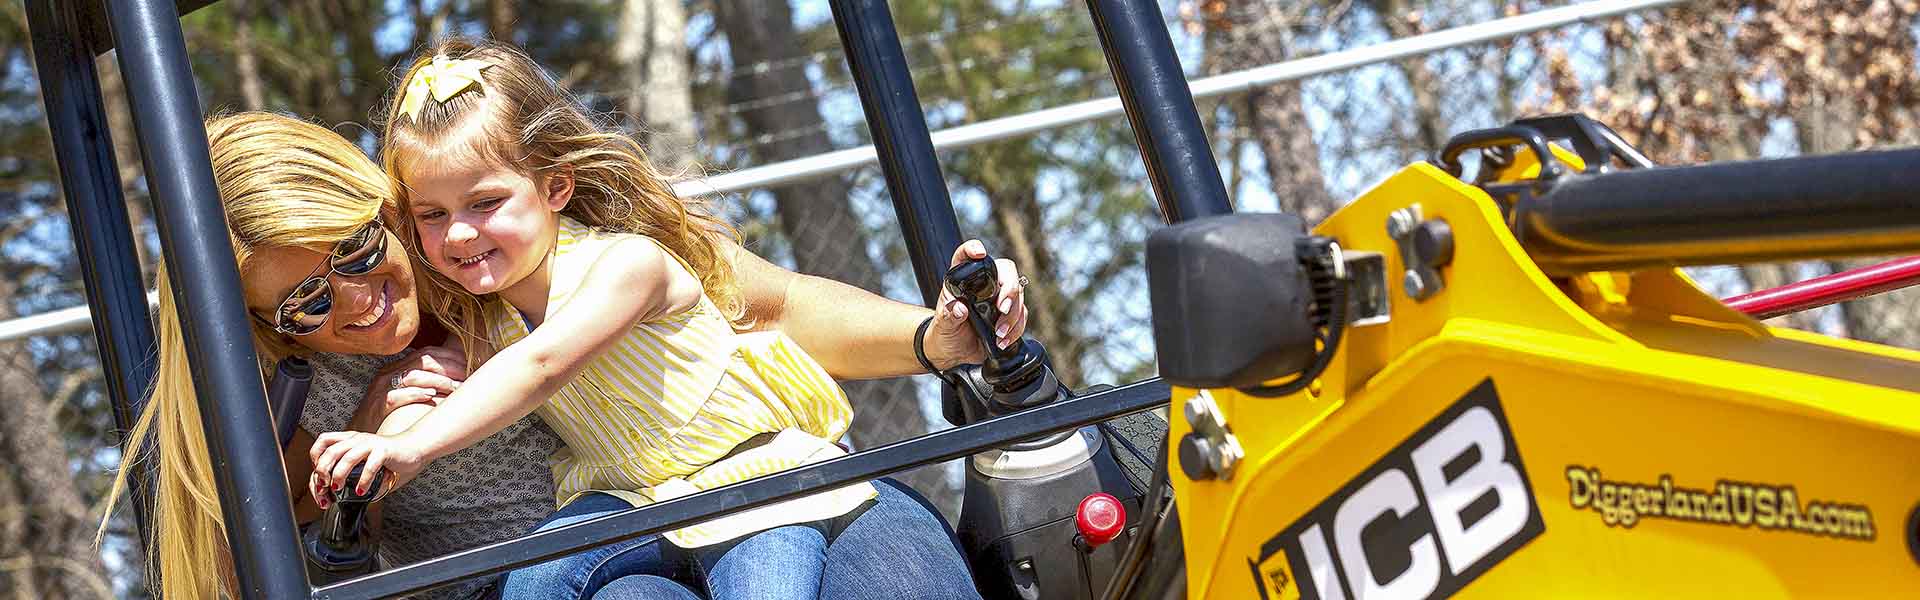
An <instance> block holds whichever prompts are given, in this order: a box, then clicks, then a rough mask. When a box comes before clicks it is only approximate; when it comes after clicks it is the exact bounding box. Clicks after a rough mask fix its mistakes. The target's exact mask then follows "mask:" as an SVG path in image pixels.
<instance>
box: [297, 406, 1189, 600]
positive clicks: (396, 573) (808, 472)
mask: <svg viewBox="0 0 1920 600" xmlns="http://www.w3.org/2000/svg"><path fill="white" fill-rule="evenodd" d="M1170 394H1171V390H1170V389H1169V388H1168V387H1167V384H1165V383H1163V382H1161V381H1160V379H1159V378H1153V379H1147V380H1144V381H1141V382H1138V383H1133V384H1129V385H1127V386H1125V387H1120V388H1114V389H1111V390H1107V391H1104V392H1099V393H1096V394H1089V395H1087V396H1082V397H1080V398H1075V399H1072V400H1066V401H1063V402H1056V403H1053V404H1049V405H1046V406H1042V407H1039V408H1035V409H1032V410H1028V411H1024V412H1019V413H1014V414H1011V415H1007V416H1004V417H1000V418H997V419H992V420H987V421H981V422H979V423H974V424H972V425H967V426H964V427H955V428H953V429H948V430H945V431H938V432H934V433H930V434H927V435H924V436H921V437H918V438H914V439H910V440H905V441H900V442H895V443H892V444H888V445H885V446H881V447H878V448H874V449H872V450H866V451H863V452H859V453H856V454H849V455H847V456H842V457H840V458H835V459H832V460H827V461H823V462H819V463H814V464H811V465H807V466H804V467H799V468H796V469H792V470H789V471H783V472H780V473H776V474H773V475H768V476H766V477H761V478H758V479H753V480H749V481H743V482H740V483H736V484H733V485H729V486H726V487H721V488H716V489H711V490H707V491H704V492H700V493H697V494H693V495H691V496H684V497H681V498H675V499H673V500H668V501H666V502H661V503H658V504H651V505H648V506H645V507H641V508H636V509H633V510H628V511H623V512H620V513H618V514H613V515H608V516H605V517H601V518H598V519H594V520H591V521H585V522H581V523H576V524H573V525H568V526H565V527H559V528H556V529H551V530H548V531H542V532H539V533H535V534H531V535H528V536H526V537H523V538H520V539H517V540H511V541H506V542H501V543H498V544H493V545H489V546H483V547H480V548H475V549H472V550H468V551H465V552H461V553H458V554H452V555H448V556H443V557H440V558H436V559H433V560H429V561H425V562H419V563H414V564H411V565H407V566H404V567H400V568H397V569H392V570H389V571H383V572H380V573H374V574H372V575H368V576H365V577H361V578H358V579H354V580H350V581H344V582H341V583H337V584H334V585H330V586H327V587H324V588H320V589H318V590H314V593H313V597H314V598H317V599H327V600H337V599H356V598H381V597H386V596H393V595H398V594H405V593H409V592H415V591H419V590H424V589H427V588H431V587H434V586H437V585H440V584H444V583H447V582H451V581H454V580H458V579H465V578H468V577H472V576H475V575H485V574H489V573H498V572H501V571H506V570H509V569H514V568H518V567H522V566H526V565H531V564H537V563H541V562H545V561H548V560H552V559H555V558H559V557H562V556H566V555H568V554H573V553H575V552H580V551H582V550H586V549H588V548H593V547H596V546H602V545H606V544H610V543H613V542H618V541H621V540H628V539H633V538H636V537H640V536H643V535H648V534H654V533H660V532H664V531H671V530H674V529H679V528H681V527H685V526H687V525H692V524H695V523H699V522H701V521H706V520H708V519H713V518H718V517H723V516H726V515H730V514H733V513H736V512H740V511H743V510H748V509H752V508H755V507H759V506H765V505H768V504H772V503H775V502H780V501H782V500H788V499H792V498H796V497H799V496H803V495H806V494H808V493H811V492H814V491H818V490H824V489H830V488H833V487H837V486H842V485H847V484H851V483H856V482H861V481H868V480H872V479H875V478H878V477H882V476H885V475H887V474H890V473H897V472H900V471H904V470H907V469H911V468H914V467H919V466H923V465H929V464H933V463H937V462H942V461H947V460H951V459H955V458H960V457H963V456H967V455H970V454H974V453H976V452H980V451H982V450H987V449H991V448H996V447H1000V446H1004V445H1006V444H1008V443H1011V442H1014V441H1017V440H1022V439H1027V438H1031V437H1034V436H1038V435H1045V434H1048V433H1052V432H1056V431H1066V430H1068V429H1073V428H1076V427H1083V426H1086V425H1089V424H1092V423H1098V422H1100V421H1105V420H1108V419H1112V418H1115V417H1120V416H1124V415H1128V414H1132V413H1135V412H1139V411H1142V410H1146V409H1149V408H1154V407H1157V406H1164V405H1166V403H1167V399H1168V398H1169V396H1170Z"/></svg>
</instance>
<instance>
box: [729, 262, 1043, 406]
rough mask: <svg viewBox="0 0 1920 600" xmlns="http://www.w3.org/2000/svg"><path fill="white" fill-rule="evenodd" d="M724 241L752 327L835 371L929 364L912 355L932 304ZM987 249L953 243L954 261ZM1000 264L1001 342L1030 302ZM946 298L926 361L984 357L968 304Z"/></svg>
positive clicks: (891, 371)
mask: <svg viewBox="0 0 1920 600" xmlns="http://www.w3.org/2000/svg"><path fill="white" fill-rule="evenodd" d="M726 248H727V250H729V252H728V254H730V255H731V257H732V262H733V266H734V269H735V272H736V273H737V274H738V275H739V281H740V291H741V295H742V296H743V299H744V300H745V301H746V305H747V316H748V317H750V318H752V319H753V321H754V323H753V327H754V328H755V329H757V330H770V329H773V330H779V331H780V332H782V333H785V334H787V336H788V337H791V338H793V341H795V342H798V343H799V344H800V347H801V348H802V349H805V350H806V351H807V354H810V355H812V356H813V358H814V360H817V361H819V362H820V366H822V367H825V368H826V369H827V373H828V374H830V375H833V376H834V378H836V379H872V378H877V377H896V376H900V375H914V374H918V373H921V372H924V371H925V370H926V369H924V368H922V367H921V366H920V362H919V361H918V360H917V359H915V358H914V356H913V334H914V331H915V330H916V329H917V328H918V327H919V326H920V322H921V321H923V320H925V319H926V318H927V316H928V315H931V314H933V311H930V310H928V309H927V308H926V307H922V306H915V305H912V304H907V303H904V302H897V301H894V300H890V299H888V298H885V297H883V296H880V295H878V294H874V293H872V292H869V291H866V290H863V289H860V288H857V287H854V286H851V285H847V284H845V283H841V282H838V281H834V280H831V279H826V278H823V277H815V276H812V275H801V274H799V273H794V272H792V271H788V270H786V269H782V268H780V267H778V266H775V265H774V264H773V263H769V262H767V261H766V259H763V258H760V257H759V256H756V255H754V254H753V253H752V252H748V251H747V250H746V249H745V248H741V247H740V246H738V245H732V244H729V245H728V246H727V247H726ZM985 256H987V249H986V246H985V245H984V244H981V243H980V242H979V241H978V240H970V241H968V242H967V243H964V244H961V245H960V247H959V248H956V249H954V251H953V260H952V264H959V263H961V262H963V261H966V260H969V259H976V258H982V257H985ZM997 266H998V271H999V275H1000V301H1001V303H1002V306H1004V307H1006V308H1005V309H1003V310H1002V311H1001V312H1002V313H1003V315H1002V316H1001V318H1000V321H999V322H998V323H997V324H996V328H997V329H1000V330H1002V331H1005V332H1007V333H1006V334H1005V335H1004V336H1002V340H996V343H999V345H1002V346H1004V345H1006V344H1005V343H1002V341H1004V340H1010V339H1018V338H1019V336H1020V334H1021V333H1022V332H1024V331H1025V330H1026V326H1027V308H1026V300H1025V298H1024V294H1023V293H1022V290H1021V289H1020V283H1019V281H1020V273H1019V272H1018V271H1017V270H1016V268H1015V266H1014V264H1013V262H1012V261H1009V260H1006V259H1000V260H999V262H998V263H997ZM940 297H941V302H940V306H941V307H942V310H941V312H940V316H939V318H938V319H935V320H934V323H933V326H931V327H929V328H928V331H927V335H926V339H925V340H923V342H924V344H925V346H924V348H925V350H926V352H927V358H928V360H930V361H932V362H933V364H934V366H935V367H938V368H942V369H945V368H949V367H952V366H954V365H957V364H960V363H968V362H973V363H977V362H980V361H981V360H984V359H985V354H986V352H985V350H984V349H983V348H982V347H981V345H980V343H979V342H978V341H976V340H975V337H974V335H973V328H972V327H969V326H968V325H967V317H966V314H967V312H966V305H965V304H963V303H960V302H956V301H954V300H953V297H952V296H951V295H950V294H948V293H946V292H945V291H942V292H941V294H940ZM996 333H998V332H996Z"/></svg>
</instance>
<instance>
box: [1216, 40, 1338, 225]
mask: <svg viewBox="0 0 1920 600" xmlns="http://www.w3.org/2000/svg"><path fill="white" fill-rule="evenodd" d="M1228 4H1229V7H1228V8H1226V9H1225V10H1224V17H1222V18H1219V19H1218V20H1214V21H1210V22H1208V23H1207V28H1208V31H1207V36H1206V43H1207V46H1208V51H1207V53H1208V54H1209V55H1210V56H1212V55H1216V54H1217V56H1218V59H1217V60H1212V61H1209V65H1208V67H1209V70H1210V71H1212V72H1210V73H1208V74H1209V75H1217V74H1220V73H1226V72H1231V71H1238V70H1241V69H1247V68H1252V67H1256V66H1260V65H1265V64H1270V63H1276V62H1280V61H1283V60H1286V59H1287V55H1288V51H1289V45H1290V44H1291V43H1292V41H1293V40H1292V38H1293V35H1292V29H1291V28H1292V24H1293V22H1295V21H1297V20H1299V19H1301V18H1302V17H1303V15H1304V14H1305V13H1306V12H1307V7H1310V6H1311V5H1310V4H1297V5H1296V4H1287V3H1270V2H1231V3H1228ZM1241 108H1243V109H1244V110H1243V111H1242V112H1241V113H1240V114H1239V115H1238V116H1237V117H1238V118H1237V120H1238V121H1240V122H1242V123H1244V124H1246V127H1247V130H1248V132H1249V133H1250V134H1251V135H1252V136H1253V139H1254V141H1255V143H1257V144H1259V145H1260V153H1261V155H1262V156H1264V157H1265V160H1266V168H1267V179H1268V180H1269V181H1270V182H1271V185H1272V186H1273V195H1274V197H1275V198H1278V199H1279V202H1280V210H1281V211H1282V212H1288V213H1293V214H1296V215H1300V217H1301V218H1304V219H1306V220H1307V222H1308V223H1310V224H1311V223H1316V222H1319V221H1320V220H1321V219H1324V218H1326V216H1327V215H1328V214H1331V213H1332V212H1333V209H1335V208H1338V205H1337V204H1335V203H1334V200H1333V196H1332V195H1331V194H1329V193H1328V192H1327V184H1326V177H1325V176H1324V175H1323V174H1322V173H1321V170H1320V145H1319V144H1318V143H1316V142H1315V141H1314V139H1313V127H1312V126H1310V125H1309V124H1308V122H1307V115H1306V107H1305V105H1304V104H1303V103H1302V101H1301V96H1300V84H1299V82H1295V81H1289V82H1283V83H1279V84H1275V85H1271V86H1266V87H1262V88H1256V89H1254V90H1252V91H1249V92H1247V96H1246V102H1245V104H1244V105H1242V106H1241ZM1233 158H1237V157H1233Z"/></svg>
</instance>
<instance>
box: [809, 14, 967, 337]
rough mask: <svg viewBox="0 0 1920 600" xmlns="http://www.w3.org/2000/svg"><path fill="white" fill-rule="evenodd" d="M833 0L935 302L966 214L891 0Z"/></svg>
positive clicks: (926, 291)
mask: <svg viewBox="0 0 1920 600" xmlns="http://www.w3.org/2000/svg"><path fill="white" fill-rule="evenodd" d="M832 5H833V21H834V25H835V26H837V27H838V28H839V29H840V45H841V46H843V47H844V48H845V49H846V54H847V68H848V70H849V71H852V72H853V81H854V84H855V85H857V86H858V87H859V89H860V105H861V107H863V108H865V109H866V112H867V127H868V128H869V129H871V130H872V131H873V148H874V150H875V151H877V152H879V154H880V170H881V171H883V172H885V173H886V176H887V189H888V190H889V191H891V192H892V193H893V210H894V212H895V213H897V214H899V216H900V231H901V233H903V234H905V235H906V238H907V253H908V255H910V256H911V257H912V258H913V272H914V275H915V276H917V277H918V280H919V282H920V294H921V296H922V297H923V298H924V299H925V301H926V303H927V305H929V306H931V305H933V303H934V301H936V300H938V299H939V298H940V278H941V277H942V276H944V275H945V274H946V272H947V262H948V261H949V260H950V259H952V258H953V249H954V248H956V247H959V245H960V221H959V219H957V218H955V217H954V215H953V200H951V199H949V198H948V197H947V183H946V181H945V180H944V179H942V178H941V176H940V161H939V159H937V158H935V157H934V155H933V137H932V136H931V135H930V134H928V133H927V117H926V114H924V113H922V112H920V97H919V96H918V95H916V94H915V93H914V91H913V74H912V73H909V72H908V71H907V56H906V54H905V53H903V52H901V50H900V36H899V34H898V33H895V32H894V30H893V14H892V12H890V11H888V10H887V3H886V2H885V0H833V2H832Z"/></svg>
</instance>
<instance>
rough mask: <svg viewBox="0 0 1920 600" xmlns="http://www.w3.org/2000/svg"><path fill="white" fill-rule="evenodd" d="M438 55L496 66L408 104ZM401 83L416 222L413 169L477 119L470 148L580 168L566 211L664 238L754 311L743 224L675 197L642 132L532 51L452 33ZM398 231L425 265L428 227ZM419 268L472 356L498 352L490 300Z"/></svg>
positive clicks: (391, 137) (438, 308)
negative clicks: (731, 254)
mask: <svg viewBox="0 0 1920 600" xmlns="http://www.w3.org/2000/svg"><path fill="white" fill-rule="evenodd" d="M436 59H439V60H442V61H457V60H473V61H479V62H482V63H485V64H486V65H487V66H486V67H485V68H484V69H483V70H482V71H481V72H480V73H481V79H480V85H478V86H474V87H472V88H468V89H467V90H465V91H463V92H460V93H456V94H453V95H452V96H449V97H447V98H446V100H445V101H444V102H443V101H440V100H439V99H438V98H435V97H431V96H429V97H427V98H424V99H422V100H424V101H423V102H422V103H421V105H420V106H419V107H418V108H413V109H411V110H409V111H402V110H401V108H400V107H401V105H402V104H403V102H405V100H406V89H407V84H408V83H409V82H411V81H412V80H413V78H414V77H416V76H418V75H417V74H418V73H419V72H420V70H421V69H422V68H423V67H426V66H428V65H430V64H432V63H433V61H434V60H436ZM397 83H398V85H395V86H394V87H393V89H394V92H393V93H392V98H391V99H390V101H389V102H388V103H387V107H388V108H387V115H388V118H387V119H386V134H385V135H384V136H383V143H384V148H383V149H382V151H381V163H382V166H384V167H385V168H386V169H387V173H388V174H390V175H392V176H393V180H394V181H395V182H396V188H397V189H396V190H395V192H394V194H395V195H396V196H397V197H398V198H399V200H400V204H401V206H402V207H403V210H402V211H401V213H402V216H403V217H406V218H408V219H409V221H408V222H409V223H411V216H410V215H408V214H407V212H408V211H406V210H404V207H405V206H407V202H408V198H407V191H406V189H405V186H404V182H403V181H401V174H402V173H404V172H405V170H406V168H407V167H408V166H409V165H411V164H413V162H414V161H417V160H421V159H422V158H423V157H425V156H427V155H429V154H431V153H432V152H433V151H434V150H438V149H441V148H440V147H439V146H437V145H436V144H437V143H439V142H442V141H444V140H446V139H447V137H448V136H449V134H453V133H455V132H460V131H464V130H465V128H467V127H473V126H477V127H478V130H477V131H478V134H477V140H474V141H473V143H471V144H469V146H470V147H468V148H464V150H468V151H471V152H473V153H474V154H473V156H474V157H476V158H479V159H481V160H486V161H490V162H492V163H494V164H500V165H503V166H507V167H509V168H513V169H515V170H517V171H519V172H521V173H525V174H528V175H533V176H535V179H536V180H541V177H544V176H547V175H549V174H553V173H570V174H571V175H572V177H573V179H574V192H573V198H572V200H571V201H569V202H568V203H567V207H566V208H565V209H564V210H562V211H561V214H563V215H566V216H568V217H571V218H573V219H574V220H577V221H580V222H581V223H583V224H586V225H588V226H591V227H595V228H599V229H603V230H608V231H614V232H619V233H632V234H640V235H645V236H648V237H651V238H653V239H655V240H659V241H660V243H661V244H663V245H665V246H666V247H667V249H669V250H671V251H673V253H674V254H676V255H678V256H679V257H680V259H681V260H684V261H686V262H687V264H688V266H690V267H691V268H692V271H693V273H694V275H695V276H697V277H699V278H700V283H701V287H702V288H703V289H705V291H706V294H707V296H708V297H710V298H712V299H713V301H714V302H715V303H716V304H717V305H719V307H720V308H721V310H722V312H723V314H725V315H726V316H727V317H728V319H729V320H732V321H734V322H735V323H736V324H739V323H741V322H742V321H743V320H744V319H745V305H744V303H743V302H742V301H741V298H740V289H739V283H738V281H737V280H736V279H735V276H734V272H733V269H732V267H731V263H730V262H729V261H728V259H727V257H726V256H725V254H724V248H725V247H724V246H723V245H722V242H724V241H727V240H731V239H734V238H735V237H736V233H735V232H734V230H733V228H732V227H731V226H729V225H727V223H726V222H725V221H722V220H721V219H719V218H717V217H714V216H712V215H710V214H708V213H707V212H706V211H705V210H704V208H703V207H702V206H701V205H700V204H699V203H697V202H693V201H688V200H681V199H680V198H679V197H678V196H677V195H675V194H674V193H673V189H672V188H671V187H670V186H668V185H667V183H666V182H665V181H664V178H663V177H661V175H660V173H659V172H658V171H657V170H656V169H655V168H654V166H653V164H652V163H650V162H649V161H648V160H647V155H646V152H645V151H644V150H642V149H641V147H640V144H639V143H638V142H636V141H634V140H633V138H631V137H628V136H627V135H624V134H621V133H618V132H617V131H615V130H614V129H613V128H612V127H610V126H608V125H606V124H604V123H602V122H600V121H599V120H598V119H597V118H596V117H595V116H593V115H591V114H590V113H589V112H588V111H587V110H586V109H584V108H582V107H581V106H580V104H579V103H578V102H577V101H576V100H574V98H573V97H572V96H570V95H568V94H567V93H566V92H565V91H563V90H561V89H560V87H559V85H558V84H556V83H554V81H553V78H552V77H551V76H549V75H548V74H547V72H546V70H544V69H542V68H540V65H539V64H537V63H535V62H534V61H533V59H532V58H531V57H528V56H527V54H526V53H525V52H522V51H521V50H519V49H518V48H515V47H513V46H510V45H506V44H502V43H498V42H492V41H485V40H469V39H463V38H449V39H445V40H442V41H440V42H438V43H435V44H433V45H432V46H430V47H428V48H427V49H425V50H423V51H422V52H421V53H420V54H419V55H418V56H416V57H415V58H414V60H413V63H412V66H411V67H409V68H408V69H407V70H406V71H405V72H404V73H403V74H402V75H401V77H400V79H399V81H398V82H397ZM470 119H484V120H483V121H478V122H474V121H470ZM435 158H438V159H441V160H444V159H445V157H444V156H438V157H435ZM396 229H397V230H399V231H397V233H399V235H400V239H401V240H402V241H403V242H405V244H406V246H407V249H408V250H409V252H410V253H411V254H413V255H414V258H415V262H416V264H422V265H424V264H425V260H424V258H423V257H424V254H423V253H422V252H421V242H420V237H419V234H418V232H417V231H416V230H415V229H414V228H413V227H411V226H407V227H397V228H396ZM428 266H430V265H428ZM414 274H415V276H416V277H417V278H422V279H425V280H426V281H427V283H428V284H427V285H423V286H418V287H419V288H420V289H422V290H423V291H422V292H421V295H420V296H421V298H422V301H423V302H425V303H426V305H427V307H428V311H429V312H432V313H433V314H434V315H435V316H436V317H438V318H439V319H440V320H441V322H442V323H443V324H445V325H446V326H447V329H448V330H450V331H453V332H455V334H456V335H458V336H460V338H461V341H462V342H463V343H464V344H465V345H466V347H467V348H468V354H469V361H476V362H477V361H479V360H483V359H484V358H485V356H486V355H487V354H490V353H491V352H492V351H493V348H494V345H493V343H492V341H491V340H490V339H488V338H489V336H487V335H485V334H484V324H485V323H484V320H483V314H484V313H483V312H482V304H481V302H482V299H481V298H477V297H475V296H474V295H472V294H470V293H468V292H467V291H466V289H465V288H462V287H461V286H460V285H459V284H457V283H454V281H453V280H451V279H448V278H447V277H446V276H445V275H441V274H440V273H439V272H437V271H435V270H433V269H432V268H417V269H414Z"/></svg>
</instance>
